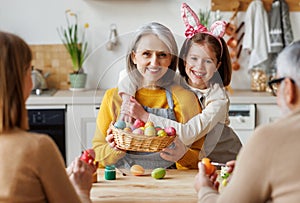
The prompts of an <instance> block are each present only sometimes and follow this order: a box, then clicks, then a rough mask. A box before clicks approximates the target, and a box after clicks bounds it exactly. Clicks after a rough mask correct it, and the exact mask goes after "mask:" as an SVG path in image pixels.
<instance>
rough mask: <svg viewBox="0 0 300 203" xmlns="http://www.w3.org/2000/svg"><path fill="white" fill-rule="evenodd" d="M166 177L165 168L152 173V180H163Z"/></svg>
mask: <svg viewBox="0 0 300 203" xmlns="http://www.w3.org/2000/svg"><path fill="white" fill-rule="evenodd" d="M165 175H166V169H164V168H156V169H154V170H153V171H152V172H151V176H152V178H155V179H162V178H164V177H165Z"/></svg>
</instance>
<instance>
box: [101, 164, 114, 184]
mask: <svg viewBox="0 0 300 203" xmlns="http://www.w3.org/2000/svg"><path fill="white" fill-rule="evenodd" d="M104 179H105V180H115V179H116V167H115V165H110V166H106V167H105V170H104Z"/></svg>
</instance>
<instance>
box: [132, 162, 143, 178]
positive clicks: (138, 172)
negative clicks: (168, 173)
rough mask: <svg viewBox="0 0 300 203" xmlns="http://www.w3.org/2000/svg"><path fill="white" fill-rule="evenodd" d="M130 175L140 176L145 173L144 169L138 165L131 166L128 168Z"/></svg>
mask: <svg viewBox="0 0 300 203" xmlns="http://www.w3.org/2000/svg"><path fill="white" fill-rule="evenodd" d="M130 173H131V174H133V175H135V176H141V175H143V174H144V173H145V169H144V168H143V167H142V166H140V165H137V164H136V165H133V166H131V168H130Z"/></svg>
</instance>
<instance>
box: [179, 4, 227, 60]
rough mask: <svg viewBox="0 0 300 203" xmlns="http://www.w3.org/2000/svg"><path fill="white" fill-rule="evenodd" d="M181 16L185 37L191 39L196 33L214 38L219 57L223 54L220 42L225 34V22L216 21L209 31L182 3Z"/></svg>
mask: <svg viewBox="0 0 300 203" xmlns="http://www.w3.org/2000/svg"><path fill="white" fill-rule="evenodd" d="M181 15H182V18H183V21H184V24H185V26H186V30H185V36H186V37H187V38H189V39H190V38H192V37H193V36H194V35H195V34H197V33H205V34H208V35H211V36H213V37H215V38H216V39H217V40H218V41H219V43H220V46H221V56H222V54H223V45H222V42H221V40H220V38H221V37H223V36H224V34H225V28H226V22H225V21H216V22H214V23H213V24H212V25H211V27H210V31H209V30H207V28H206V27H205V26H204V25H202V24H201V23H200V20H199V18H198V16H197V15H196V14H195V12H194V11H193V10H192V9H191V8H190V7H189V6H188V5H187V4H186V3H183V4H182V6H181Z"/></svg>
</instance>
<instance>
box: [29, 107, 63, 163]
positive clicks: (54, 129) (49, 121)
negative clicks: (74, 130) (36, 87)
mask: <svg viewBox="0 0 300 203" xmlns="http://www.w3.org/2000/svg"><path fill="white" fill-rule="evenodd" d="M26 108H27V111H28V122H29V131H30V132H36V133H43V134H47V135H49V136H50V137H51V138H52V139H53V140H54V142H55V143H56V145H57V146H58V149H59V151H60V153H61V155H62V156H63V158H64V161H65V163H66V133H65V114H66V107H65V105H57V106H50V105H49V106H27V107H26Z"/></svg>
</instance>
